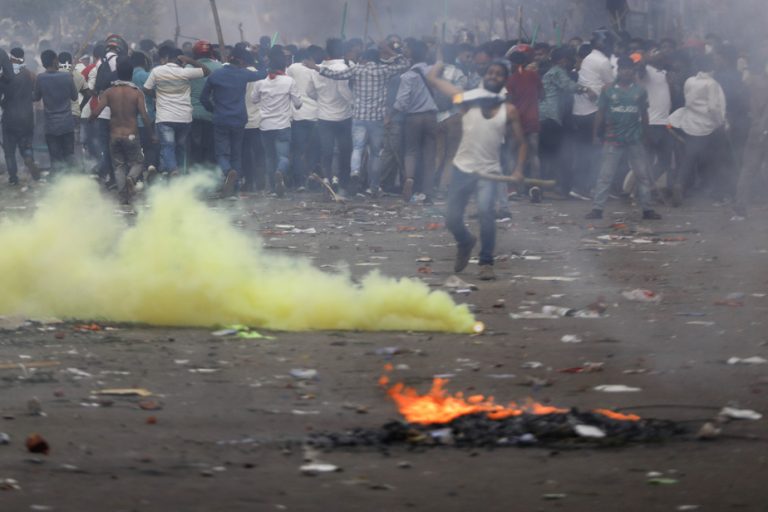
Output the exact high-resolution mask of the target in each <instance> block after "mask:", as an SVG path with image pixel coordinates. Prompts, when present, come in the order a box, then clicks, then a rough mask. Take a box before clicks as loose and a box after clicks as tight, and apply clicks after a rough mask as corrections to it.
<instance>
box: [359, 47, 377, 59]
mask: <svg viewBox="0 0 768 512" xmlns="http://www.w3.org/2000/svg"><path fill="white" fill-rule="evenodd" d="M362 59H363V60H364V61H366V62H379V50H378V49H376V48H368V49H367V50H365V51H364V52H363V55H362Z"/></svg>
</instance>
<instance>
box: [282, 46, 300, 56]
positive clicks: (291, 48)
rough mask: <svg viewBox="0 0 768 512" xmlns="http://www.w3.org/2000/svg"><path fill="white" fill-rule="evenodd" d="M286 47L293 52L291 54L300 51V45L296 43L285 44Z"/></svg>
mask: <svg viewBox="0 0 768 512" xmlns="http://www.w3.org/2000/svg"><path fill="white" fill-rule="evenodd" d="M285 49H286V50H288V51H289V52H291V55H296V53H297V52H298V51H299V47H298V46H296V45H295V44H287V45H285Z"/></svg>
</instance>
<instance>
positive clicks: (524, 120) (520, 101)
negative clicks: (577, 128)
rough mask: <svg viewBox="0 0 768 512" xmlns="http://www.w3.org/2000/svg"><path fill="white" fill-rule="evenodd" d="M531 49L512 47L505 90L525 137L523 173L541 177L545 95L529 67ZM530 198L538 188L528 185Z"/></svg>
mask: <svg viewBox="0 0 768 512" xmlns="http://www.w3.org/2000/svg"><path fill="white" fill-rule="evenodd" d="M532 56H533V52H532V50H531V48H530V47H529V46H527V45H518V46H515V47H513V48H512V52H511V54H510V55H509V61H510V62H511V63H512V73H511V74H510V75H509V78H508V79H507V94H508V97H509V101H511V102H512V104H513V105H514V106H515V108H516V109H517V112H518V113H519V114H520V123H521V124H522V126H523V133H525V138H526V140H527V141H528V158H527V159H526V163H525V164H526V165H525V174H526V176H528V177H532V178H540V177H541V176H540V167H541V166H540V162H539V128H540V126H539V100H540V99H541V98H543V97H544V87H543V85H542V83H541V77H540V76H539V72H538V71H536V70H534V69H528V67H527V66H528V65H529V64H530V63H531V57H532ZM528 193H529V195H530V197H531V200H532V201H533V202H535V203H538V202H539V201H541V189H539V188H538V187H531V189H530V190H529V191H528Z"/></svg>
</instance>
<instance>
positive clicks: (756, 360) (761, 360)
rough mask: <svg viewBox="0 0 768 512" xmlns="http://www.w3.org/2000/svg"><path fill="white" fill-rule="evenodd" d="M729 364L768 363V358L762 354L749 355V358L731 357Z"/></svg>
mask: <svg viewBox="0 0 768 512" xmlns="http://www.w3.org/2000/svg"><path fill="white" fill-rule="evenodd" d="M727 363H728V364H766V363H768V359H765V358H763V357H760V356H753V357H747V358H743V359H742V358H741V357H731V358H730V359H728V361H727Z"/></svg>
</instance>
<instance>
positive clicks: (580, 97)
mask: <svg viewBox="0 0 768 512" xmlns="http://www.w3.org/2000/svg"><path fill="white" fill-rule="evenodd" d="M613 46H614V40H613V36H612V35H611V34H610V33H609V32H608V31H607V30H596V31H595V32H594V33H593V34H592V52H591V53H590V54H589V55H587V56H586V57H585V58H584V60H583V61H582V63H581V69H579V85H580V86H582V87H585V88H587V89H589V90H591V91H592V92H593V93H594V94H593V95H592V94H590V95H587V94H576V95H575V96H574V100H573V125H574V130H575V134H574V139H575V142H576V147H577V155H575V158H574V162H573V164H574V166H573V169H572V173H573V177H572V184H573V187H572V190H571V191H570V195H571V196H572V197H575V198H577V199H589V196H590V194H591V190H592V187H593V186H594V184H595V180H596V172H595V171H596V169H597V167H598V162H599V156H600V154H599V153H600V151H599V149H598V148H597V147H595V146H593V145H592V128H593V125H594V123H595V117H596V115H597V111H598V107H597V100H596V99H595V98H598V97H599V96H600V93H601V92H602V91H603V87H607V86H609V85H611V84H613V81H614V80H615V79H616V76H615V74H614V72H613V67H612V66H611V61H610V55H611V53H612V52H613Z"/></svg>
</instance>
